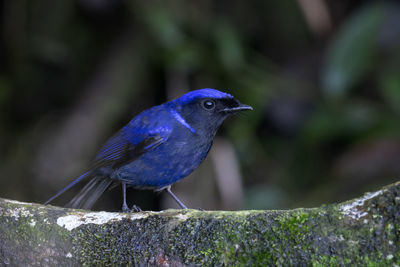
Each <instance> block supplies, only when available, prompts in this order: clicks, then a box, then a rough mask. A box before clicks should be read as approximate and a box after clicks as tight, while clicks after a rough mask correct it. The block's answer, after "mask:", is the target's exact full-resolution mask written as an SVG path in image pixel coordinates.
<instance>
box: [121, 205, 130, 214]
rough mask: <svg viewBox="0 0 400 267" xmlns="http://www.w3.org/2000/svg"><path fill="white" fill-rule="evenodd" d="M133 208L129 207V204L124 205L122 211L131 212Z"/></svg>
mask: <svg viewBox="0 0 400 267" xmlns="http://www.w3.org/2000/svg"><path fill="white" fill-rule="evenodd" d="M130 211H131V210H130V209H129V208H128V205H126V204H124V205H122V212H130Z"/></svg>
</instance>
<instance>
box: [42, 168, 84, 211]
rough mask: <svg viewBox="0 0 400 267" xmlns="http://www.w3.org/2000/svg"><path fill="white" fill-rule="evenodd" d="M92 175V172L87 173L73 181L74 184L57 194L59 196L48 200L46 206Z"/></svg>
mask: <svg viewBox="0 0 400 267" xmlns="http://www.w3.org/2000/svg"><path fill="white" fill-rule="evenodd" d="M90 174H91V172H90V171H88V172H85V173H84V174H82V175H81V176H79V177H78V178H77V179H75V180H74V181H72V183H70V184H69V185H67V186H66V187H64V188H63V189H61V190H60V191H58V192H57V194H55V195H54V196H52V197H51V198H50V199H48V200H47V201H46V202H45V203H44V205H47V204H49V203H50V202H51V201H53V200H54V199H55V198H57V197H59V196H60V195H61V194H63V193H64V192H65V191H67V190H68V189H70V188H71V187H74V186H75V185H76V184H77V183H79V182H80V181H82V180H83V179H84V178H86V177H89V176H90Z"/></svg>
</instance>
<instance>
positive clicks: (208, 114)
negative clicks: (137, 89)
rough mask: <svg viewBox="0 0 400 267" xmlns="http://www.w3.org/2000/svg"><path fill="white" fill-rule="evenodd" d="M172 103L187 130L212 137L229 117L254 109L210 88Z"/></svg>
mask: <svg viewBox="0 0 400 267" xmlns="http://www.w3.org/2000/svg"><path fill="white" fill-rule="evenodd" d="M171 103H173V108H174V111H175V112H176V113H177V115H176V116H177V118H178V119H179V116H180V117H181V118H182V119H183V121H181V123H186V124H187V125H186V127H187V128H189V127H191V131H192V132H197V133H199V134H211V135H212V136H213V135H214V134H215V132H216V131H217V129H218V127H219V126H220V125H221V123H222V122H223V121H224V120H225V119H226V118H227V117H228V116H229V115H232V114H235V113H238V112H240V111H244V110H252V109H253V108H252V107H251V106H248V105H245V104H242V103H240V102H239V101H238V100H237V99H235V98H234V97H233V96H232V95H230V94H227V93H224V92H221V91H218V90H215V89H209V88H206V89H200V90H195V91H191V92H189V93H187V94H184V95H183V96H181V97H180V98H177V99H175V100H173V101H172V102H171Z"/></svg>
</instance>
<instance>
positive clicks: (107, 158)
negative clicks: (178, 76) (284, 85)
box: [45, 89, 252, 211]
mask: <svg viewBox="0 0 400 267" xmlns="http://www.w3.org/2000/svg"><path fill="white" fill-rule="evenodd" d="M249 109H252V108H251V107H250V106H247V105H243V104H241V103H240V102H239V101H238V100H236V99H235V98H233V96H231V95H229V94H227V93H223V92H220V91H218V90H215V89H201V90H195V91H192V92H189V93H187V94H185V95H183V96H181V97H180V98H177V99H175V100H172V101H170V102H167V103H164V104H162V105H159V106H154V107H152V108H150V109H147V110H145V111H143V112H142V113H140V114H139V115H137V116H136V117H134V118H133V119H132V120H131V121H130V122H129V123H128V124H127V125H126V126H125V127H123V128H122V129H121V130H120V131H119V132H117V133H116V134H115V135H114V136H112V137H111V138H110V139H109V140H108V141H107V142H106V143H105V144H104V146H103V147H102V148H101V150H100V151H99V153H98V154H97V156H96V157H95V159H94V161H93V163H92V164H91V167H90V169H89V170H88V171H87V172H86V173H84V174H83V175H82V176H80V177H79V178H77V179H76V180H75V181H73V182H72V183H71V184H69V185H68V186H67V187H65V188H64V189H62V190H61V191H60V192H58V193H57V194H56V195H55V196H53V197H52V198H50V199H49V200H48V201H47V202H46V203H45V204H47V203H49V202H50V201H52V200H53V199H54V198H56V197H58V196H59V195H61V194H62V193H64V192H65V191H66V190H68V189H70V188H71V187H73V186H74V185H75V184H77V183H78V182H80V181H82V180H85V179H86V180H89V182H88V183H87V184H86V186H85V187H84V188H83V189H82V190H81V191H80V192H79V193H78V194H77V195H76V196H75V197H74V198H73V199H72V200H71V201H70V202H69V203H68V204H67V205H68V206H70V207H73V208H90V207H91V206H92V205H93V204H94V203H95V201H96V200H97V199H98V198H99V197H100V195H101V194H102V193H103V192H104V190H106V189H107V188H108V187H109V186H110V185H111V184H113V183H121V184H122V187H123V206H122V209H123V210H124V211H127V210H128V207H127V205H126V196H125V192H126V186H132V187H135V188H138V189H152V190H155V191H160V190H164V189H165V190H167V192H168V193H169V194H170V195H171V196H172V197H173V198H174V199H175V200H176V201H177V202H178V204H179V205H180V206H181V207H182V208H186V206H185V205H184V204H183V203H182V202H181V201H180V200H179V199H178V198H177V197H176V196H175V195H174V194H173V193H172V192H171V189H170V187H171V185H172V184H173V183H175V182H177V181H179V180H181V179H183V178H185V177H186V176H188V175H189V174H190V173H191V172H192V171H193V170H194V169H196V168H197V167H198V166H199V165H200V163H201V162H202V161H203V160H204V159H205V157H206V156H207V153H208V151H209V150H210V148H211V145H212V141H213V138H214V136H215V133H216V131H217V129H218V128H219V126H220V125H221V123H222V122H223V121H224V120H225V119H226V118H227V117H228V116H229V115H230V114H233V113H236V112H239V111H242V110H249Z"/></svg>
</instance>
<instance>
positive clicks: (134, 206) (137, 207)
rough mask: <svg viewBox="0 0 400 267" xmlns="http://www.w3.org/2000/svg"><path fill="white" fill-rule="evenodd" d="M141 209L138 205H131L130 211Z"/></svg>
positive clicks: (139, 210)
mask: <svg viewBox="0 0 400 267" xmlns="http://www.w3.org/2000/svg"><path fill="white" fill-rule="evenodd" d="M141 211H142V209H141V208H140V207H139V206H136V205H133V206H132V208H131V210H130V212H141Z"/></svg>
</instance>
